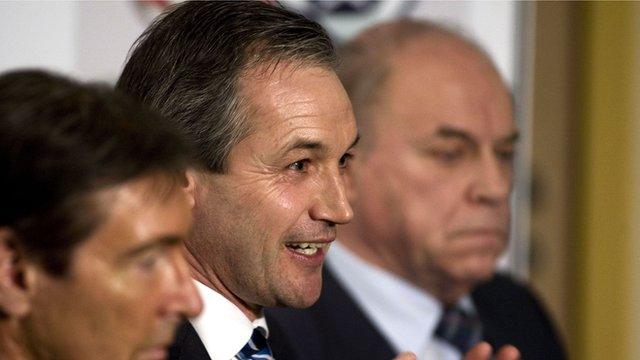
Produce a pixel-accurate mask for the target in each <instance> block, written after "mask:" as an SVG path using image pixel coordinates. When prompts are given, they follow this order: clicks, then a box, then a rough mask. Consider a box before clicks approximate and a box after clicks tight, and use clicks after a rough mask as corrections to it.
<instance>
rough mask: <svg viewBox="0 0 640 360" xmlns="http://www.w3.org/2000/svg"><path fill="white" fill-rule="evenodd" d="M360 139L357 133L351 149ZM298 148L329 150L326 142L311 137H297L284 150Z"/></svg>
mask: <svg viewBox="0 0 640 360" xmlns="http://www.w3.org/2000/svg"><path fill="white" fill-rule="evenodd" d="M358 141H360V134H358V135H356V138H355V139H354V140H353V142H352V143H351V145H350V146H349V149H351V148H353V147H354V146H356V144H357V143H358ZM296 149H306V150H320V151H325V150H327V146H326V145H325V144H324V143H322V142H321V141H317V140H309V139H305V138H297V139H295V140H294V141H293V142H292V143H291V144H289V145H287V146H285V148H284V152H285V153H286V152H289V151H291V150H296Z"/></svg>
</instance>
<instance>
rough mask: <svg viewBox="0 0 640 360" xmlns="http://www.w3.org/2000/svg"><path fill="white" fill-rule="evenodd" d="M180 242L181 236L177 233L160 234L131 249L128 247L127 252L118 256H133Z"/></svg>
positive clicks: (128, 257) (123, 257)
mask: <svg viewBox="0 0 640 360" xmlns="http://www.w3.org/2000/svg"><path fill="white" fill-rule="evenodd" d="M181 242H182V237H180V236H177V235H164V236H160V237H157V238H153V239H151V240H148V241H146V242H145V243H144V244H141V245H139V246H136V247H134V248H132V249H129V250H128V251H127V252H125V253H124V254H122V255H121V256H120V258H121V259H122V260H126V259H131V258H135V257H136V256H138V255H141V254H144V253H145V252H147V251H150V250H153V249H161V248H166V247H172V246H176V245H179V244H180V243H181Z"/></svg>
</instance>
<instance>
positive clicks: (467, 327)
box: [435, 306, 482, 355]
mask: <svg viewBox="0 0 640 360" xmlns="http://www.w3.org/2000/svg"><path fill="white" fill-rule="evenodd" d="M435 334H436V337H438V338H440V339H442V340H444V341H446V342H447V343H449V344H451V345H453V346H454V347H455V348H456V349H458V351H460V353H461V354H463V355H464V354H465V353H466V352H467V351H469V349H471V347H473V345H475V344H476V343H477V342H478V341H480V339H481V338H482V324H481V323H480V319H479V318H478V316H476V315H475V314H470V313H468V312H466V311H464V310H463V309H461V308H460V307H459V306H452V307H447V308H445V309H444V312H443V313H442V318H440V323H439V324H438V327H437V328H436V332H435Z"/></svg>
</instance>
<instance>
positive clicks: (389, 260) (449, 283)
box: [340, 231, 470, 305]
mask: <svg viewBox="0 0 640 360" xmlns="http://www.w3.org/2000/svg"><path fill="white" fill-rule="evenodd" d="M340 243H341V244H342V245H344V247H345V248H347V249H348V250H349V251H351V252H352V253H353V254H355V255H356V256H358V257H359V258H361V259H362V260H364V261H366V262H368V263H370V264H373V265H375V266H378V267H380V268H382V269H384V270H386V271H388V272H390V273H392V274H394V275H396V276H399V277H401V278H403V279H405V280H406V281H408V282H410V283H412V284H414V285H415V286H417V287H419V288H421V289H423V290H424V291H426V292H428V293H429V294H430V295H431V296H433V297H435V298H436V299H438V300H439V301H440V302H442V303H443V304H445V305H447V304H455V303H456V302H457V301H458V300H460V299H461V298H462V297H463V296H465V295H467V294H469V292H470V286H469V285H468V284H459V283H457V282H456V281H453V280H445V279H444V278H443V277H439V276H433V274H430V272H429V271H419V270H417V269H416V270H415V271H409V270H408V269H409V267H406V266H401V265H400V264H399V263H397V262H396V261H395V258H394V256H393V254H391V252H390V251H382V250H381V251H378V249H375V248H374V247H373V246H371V245H370V244H368V243H366V242H365V241H363V239H361V238H359V237H358V236H355V234H354V233H353V232H351V231H343V232H342V233H341V235H340Z"/></svg>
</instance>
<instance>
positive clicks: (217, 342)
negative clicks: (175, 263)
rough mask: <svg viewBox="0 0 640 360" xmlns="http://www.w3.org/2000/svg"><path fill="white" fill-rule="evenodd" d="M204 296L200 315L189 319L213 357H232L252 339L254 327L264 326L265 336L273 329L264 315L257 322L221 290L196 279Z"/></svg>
mask: <svg viewBox="0 0 640 360" xmlns="http://www.w3.org/2000/svg"><path fill="white" fill-rule="evenodd" d="M194 283H195V285H196V288H197V289H198V293H199V294H200V297H201V298H202V302H203V305H204V307H203V310H202V312H201V313H200V315H198V316H196V317H194V318H191V319H189V321H190V322H191V325H193V327H194V329H195V330H196V332H197V333H198V337H200V340H202V343H203V344H204V347H205V349H207V353H209V357H211V358H212V359H232V358H233V357H234V356H235V355H236V354H237V353H238V352H239V351H240V350H241V349H242V347H243V346H244V345H245V344H246V343H247V341H248V340H249V339H250V338H251V334H252V333H253V329H254V328H257V327H260V328H262V329H263V330H264V331H263V333H264V335H265V337H269V328H268V327H267V322H266V320H265V318H264V316H260V317H259V318H257V319H256V320H254V321H253V322H252V321H250V320H249V318H247V317H246V315H245V314H244V313H243V312H242V311H241V310H240V309H239V308H238V307H236V306H235V305H234V304H233V303H232V302H231V301H229V300H227V299H226V298H225V297H224V296H222V295H221V294H220V293H218V292H217V291H215V290H213V289H211V288H209V287H208V286H206V285H204V284H202V283H200V282H199V281H196V280H194Z"/></svg>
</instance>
